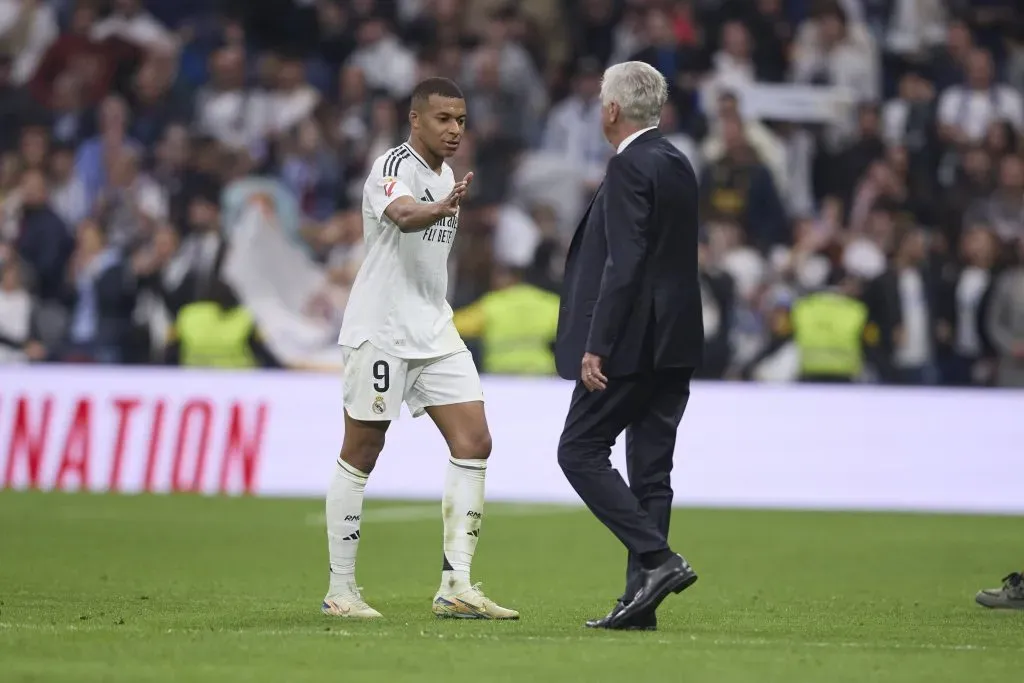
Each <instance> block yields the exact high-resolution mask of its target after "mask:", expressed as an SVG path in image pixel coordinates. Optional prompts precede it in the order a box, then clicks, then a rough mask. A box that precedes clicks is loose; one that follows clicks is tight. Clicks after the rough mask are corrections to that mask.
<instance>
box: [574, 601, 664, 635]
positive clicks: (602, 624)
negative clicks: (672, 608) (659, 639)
mask: <svg viewBox="0 0 1024 683" xmlns="http://www.w3.org/2000/svg"><path fill="white" fill-rule="evenodd" d="M625 608H626V604H625V603H624V602H622V601H621V600H619V601H618V602H616V603H615V607H613V608H612V611H611V612H609V613H608V614H607V615H606V616H603V617H601V618H600V619H590V620H589V621H587V628H607V629H614V630H619V631H657V630H658V617H657V615H655V613H654V612H644V613H641V614H637V615H636V616H635V617H634V618H633V619H631V620H627V621H625V622H620V623H618V624H615V625H613V624H614V622H615V618H616V617H617V616H618V615H619V613H620V612H622V610H624V609H625Z"/></svg>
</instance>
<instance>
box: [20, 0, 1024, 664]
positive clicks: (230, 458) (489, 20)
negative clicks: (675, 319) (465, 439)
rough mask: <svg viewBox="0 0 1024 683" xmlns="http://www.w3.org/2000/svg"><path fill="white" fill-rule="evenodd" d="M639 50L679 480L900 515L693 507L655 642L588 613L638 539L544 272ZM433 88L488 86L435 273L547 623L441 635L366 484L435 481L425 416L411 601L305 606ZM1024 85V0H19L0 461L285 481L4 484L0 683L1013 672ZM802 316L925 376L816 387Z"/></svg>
mask: <svg viewBox="0 0 1024 683" xmlns="http://www.w3.org/2000/svg"><path fill="white" fill-rule="evenodd" d="M627 59H639V60H643V61H647V62H648V63H650V64H652V65H654V66H655V67H656V68H658V69H659V70H660V71H661V72H662V73H663V74H664V75H665V76H666V78H667V79H668V81H669V83H670V85H671V97H670V102H669V103H668V104H667V105H666V107H665V111H664V112H663V116H662V120H661V129H662V130H663V132H664V133H665V134H666V135H667V136H669V138H670V139H671V140H672V141H673V142H674V144H676V145H677V146H678V147H679V148H680V149H681V150H682V151H683V152H684V153H685V154H687V156H688V157H689V158H690V160H691V161H692V163H693V165H694V167H695V169H696V170H697V171H698V175H699V178H700V182H701V189H700V193H701V202H702V217H701V221H702V230H701V234H702V245H701V275H702V279H701V286H702V293H703V300H704V307H705V315H704V321H705V327H706V331H707V354H706V356H707V362H706V364H705V367H704V368H702V370H701V373H700V376H701V379H702V380H706V381H705V382H702V383H701V384H700V385H698V386H697V387H696V388H695V391H694V400H693V401H692V402H691V407H690V409H689V411H688V413H687V417H686V419H685V420H684V423H683V427H682V429H681V433H680V452H681V455H680V457H679V459H678V462H679V468H678V470H677V476H676V477H675V482H674V483H675V485H676V487H677V489H678V490H679V492H680V495H679V497H678V499H677V500H679V501H682V502H685V503H687V504H690V505H710V506H713V507H716V508H722V507H755V508H756V507H800V508H814V509H819V508H852V509H858V510H875V511H876V512H875V513H874V514H861V513H858V514H854V513H842V512H835V513H825V512H813V511H805V512H783V511H776V512H764V511H756V510H754V511H750V510H747V511H742V510H722V509H717V510H687V511H685V512H681V513H679V514H678V517H677V518H678V520H679V521H678V523H676V522H675V521H674V522H673V524H674V527H673V542H674V545H678V546H679V547H681V548H684V549H685V552H686V553H687V554H688V556H689V557H690V559H691V560H692V561H693V562H694V564H695V566H696V567H697V569H698V571H699V572H701V574H702V576H704V577H707V578H706V579H702V582H701V583H700V584H698V586H697V587H696V588H695V589H694V590H693V591H690V592H688V593H687V594H686V600H685V601H683V600H678V601H676V602H674V603H666V604H667V605H668V606H670V609H668V610H666V611H665V612H666V613H665V616H664V617H663V618H662V620H661V631H660V632H659V633H658V634H657V637H656V638H649V639H638V638H630V637H625V638H620V637H618V636H621V635H622V634H593V633H581V632H580V631H579V625H580V622H581V621H582V619H584V618H587V617H592V616H595V615H596V614H599V613H601V611H602V610H603V609H605V608H607V606H608V604H610V600H611V599H612V598H614V592H615V590H616V589H617V588H618V587H619V582H620V580H621V576H620V573H621V572H620V564H621V560H622V558H620V557H619V555H620V553H619V551H618V549H617V547H616V546H615V545H614V543H613V541H612V540H611V539H610V537H609V536H608V535H607V533H606V532H604V530H603V529H601V528H600V527H599V526H597V524H596V522H594V521H593V520H592V519H590V517H589V516H588V514H587V513H586V512H585V511H581V510H579V509H577V508H571V507H568V508H563V507H552V506H550V505H548V504H547V503H549V502H562V501H568V500H574V498H573V496H572V492H571V490H567V486H566V485H565V483H564V482H563V481H562V479H561V475H560V473H559V472H558V471H557V465H556V464H555V463H554V456H553V449H554V444H555V441H556V438H557V437H556V434H557V429H558V427H559V423H560V419H561V416H562V415H564V407H565V405H567V403H566V402H567V398H568V397H567V391H568V385H567V384H565V383H559V382H557V381H556V380H553V379H550V378H548V376H550V375H553V361H552V359H551V355H550V349H549V345H550V343H551V341H552V338H553V335H554V327H555V321H556V319H557V310H558V297H557V293H558V289H559V280H560V272H559V270H560V264H561V263H562V259H563V256H564V252H565V249H566V248H567V245H568V243H569V239H570V238H571V235H572V231H573V230H574V228H575V226H576V221H577V220H578V218H579V217H580V214H581V212H582V211H583V210H584V208H585V207H586V205H587V202H588V201H589V199H590V197H591V196H592V194H593V192H594V191H595V189H596V187H597V186H598V185H599V183H600V182H601V179H602V176H603V173H604V166H605V163H606V161H607V159H608V158H609V156H610V154H611V153H612V150H611V149H610V148H609V147H608V145H607V144H606V143H605V142H604V140H603V138H602V135H601V131H600V125H599V120H600V118H599V117H600V113H599V102H598V100H597V94H598V91H599V87H600V76H601V73H602V71H603V69H604V68H605V67H607V66H608V65H610V64H613V63H616V62H620V61H623V60H627ZM432 75H444V76H448V77H451V78H453V79H454V80H455V81H457V82H458V83H459V84H460V86H461V87H462V88H463V90H464V91H465V93H466V95H467V102H468V107H469V130H468V133H467V135H466V137H465V139H464V142H463V145H462V148H461V149H460V151H459V154H458V156H456V157H455V158H454V160H453V161H452V163H453V166H454V167H455V172H456V175H461V174H463V173H465V172H467V171H469V170H473V171H475V172H476V181H475V182H474V190H473V193H472V197H471V201H469V202H468V203H467V204H466V205H465V206H464V208H463V211H462V214H461V216H460V224H459V236H458V239H457V240H456V242H455V246H454V249H453V256H452V260H451V289H450V292H449V295H450V297H449V298H450V301H451V303H452V306H453V308H454V309H455V311H456V323H457V325H458V327H459V328H460V331H461V332H462V334H463V336H464V337H466V339H467V342H468V343H469V344H470V345H471V349H472V350H473V352H474V357H475V359H476V361H477V363H478V365H479V366H480V368H481V370H482V371H483V372H484V373H485V389H486V391H487V394H488V402H489V406H490V411H489V419H490V421H491V426H492V429H493V431H494V435H495V458H494V461H493V462H492V471H491V476H490V478H489V481H488V487H489V491H490V494H491V497H492V499H494V500H498V501H503V502H501V503H495V504H493V505H491V506H490V507H489V516H488V520H487V523H486V525H485V529H486V537H485V538H484V539H482V545H481V552H480V560H479V562H478V564H477V565H476V566H475V571H478V572H479V573H478V576H479V577H480V578H486V579H487V580H488V581H489V591H493V592H494V594H495V595H496V596H498V595H500V596H502V597H501V599H502V600H505V599H506V598H505V597H504V596H508V598H507V599H508V601H509V602H510V603H511V604H512V606H515V607H518V608H519V609H521V610H522V611H523V613H524V615H526V618H524V620H523V622H521V623H519V624H515V625H504V626H507V628H502V629H497V628H490V626H493V625H483V626H484V627H483V628H480V629H469V628H463V626H466V625H464V624H455V625H452V624H437V623H434V622H433V621H431V620H429V614H428V612H427V609H426V606H427V603H426V602H425V600H428V599H429V597H430V590H431V588H432V585H433V581H434V577H435V574H436V571H435V567H434V564H433V563H434V560H435V559H436V555H437V554H439V553H437V552H436V551H437V546H438V543H437V539H438V536H439V531H440V523H439V521H438V520H439V515H436V514H435V512H436V511H435V510H434V507H436V506H435V505H434V503H430V504H429V505H426V504H417V503H414V502H410V501H409V500H405V501H403V502H394V501H389V500H380V499H381V498H385V499H386V498H404V499H409V498H416V499H419V498H424V499H431V500H433V499H434V498H435V495H434V493H433V492H435V491H437V492H439V491H440V481H439V479H438V471H439V470H438V469H437V468H436V467H432V465H431V463H432V462H433V461H435V460H436V461H437V462H438V463H440V462H443V459H440V458H434V456H435V455H440V454H441V453H442V452H443V449H444V445H443V443H440V440H439V438H438V437H437V436H436V434H432V433H431V430H430V425H429V424H425V423H424V421H416V422H415V423H414V422H413V421H411V420H403V422H402V423H401V424H400V425H398V426H397V427H396V428H395V429H394V430H392V431H393V434H394V436H393V438H392V435H391V434H389V444H390V447H389V452H390V453H392V455H391V456H390V457H387V458H386V460H387V462H383V461H382V464H381V466H380V467H379V468H378V470H377V471H375V474H374V479H373V480H371V485H370V489H371V490H373V492H372V494H371V496H372V497H374V498H377V499H378V500H374V501H373V502H372V503H371V505H370V506H369V508H368V512H367V516H366V525H365V529H366V531H365V535H366V537H367V542H366V543H364V544H363V547H362V548H361V549H360V553H361V559H360V566H361V569H360V571H361V572H365V573H364V574H362V575H361V580H362V581H363V582H364V583H365V584H366V587H367V595H368V596H369V597H370V598H372V600H371V601H372V602H373V603H374V604H375V605H379V606H381V609H382V610H384V611H385V613H386V614H388V615H393V616H394V617H395V619H393V620H390V621H389V622H387V623H385V624H383V625H374V626H367V627H365V628H363V625H356V626H352V625H348V624H345V625H344V626H343V627H340V626H337V625H329V624H327V625H325V623H324V622H322V621H321V620H320V619H318V618H317V616H318V614H317V613H316V607H317V605H318V600H319V597H320V595H321V591H322V588H323V586H322V584H323V576H322V573H323V572H322V569H323V568H324V566H325V564H326V553H325V552H324V545H323V519H322V503H321V502H320V501H319V500H316V496H317V495H319V494H320V493H321V492H322V490H323V489H324V488H325V487H326V483H327V476H328V471H329V467H330V465H331V464H332V462H333V457H334V452H336V448H337V446H338V444H340V425H339V423H340V408H341V397H340V379H339V373H338V372H337V370H338V369H339V367H340V362H341V361H340V353H339V350H338V348H337V347H336V345H335V340H336V338H337V333H338V328H339V325H340V321H341V319H342V317H343V316H344V311H345V302H346V298H347V295H348V291H349V287H350V285H351V283H352V280H353V278H354V276H355V273H356V271H357V269H358V267H359V264H360V262H361V259H362V258H363V245H362V233H361V222H360V221H361V218H360V194H361V186H362V183H363V180H364V177H365V173H366V170H367V168H368V166H369V164H370V163H371V162H372V160H373V159H374V157H376V156H377V155H378V154H380V153H381V152H382V151H384V150H385V149H387V148H389V147H391V146H394V145H396V144H397V143H398V142H400V141H401V140H403V139H404V138H405V137H406V135H407V132H408V131H407V123H406V113H407V110H408V95H409V93H410V91H411V89H412V87H413V85H414V84H415V83H416V82H417V80H419V79H420V78H423V77H427V76H432ZM1022 89H1024V12H1022V8H1021V5H1020V3H1019V2H1016V1H1015V0H837V1H827V0H826V1H824V2H818V1H816V0H519V1H518V2H507V1H506V0H107V1H99V0H97V1H90V0H0V271H2V277H0V477H2V480H0V482H2V484H0V485H2V486H3V487H5V488H7V487H10V488H14V489H23V488H42V489H61V490H63V489H68V490H73V489H75V488H83V489H88V490H91V491H97V492H100V491H114V492H117V491H124V492H137V491H174V492H205V493H218V492H233V493H234V492H243V493H255V494H260V497H257V498H254V499H247V498H217V497H191V496H178V497H158V496H139V497H130V496H87V495H79V496H74V495H54V494H42V493H35V492H14V491H3V492H2V493H0V679H3V680H5V681H65V680H67V681H76V682H80V681H92V680H96V681H115V680H116V681H120V680H124V681H133V682H135V681H142V680H147V681H164V680H167V681H171V680H217V681H218V682H219V683H220V682H223V681H231V680H239V681H243V680H244V681H247V682H248V681H263V680H266V681H280V680H290V681H304V680H328V679H331V680H333V679H336V678H337V677H339V676H341V677H343V678H345V679H346V680H357V681H358V680H368V681H378V680H381V681H389V682H398V681H416V682H417V683H420V682H422V681H431V680H445V681H449V682H450V681H461V680H467V681H469V680H472V681H480V680H484V681H521V680H523V679H524V678H527V677H529V678H532V679H534V680H537V681H548V680H552V681H555V680H557V681H564V680H583V679H588V680H595V681H605V680H615V681H619V680H621V679H623V678H628V677H631V678H636V677H637V676H638V675H647V676H650V677H651V678H653V679H657V680H680V677H686V678H687V679H688V680H689V679H691V678H692V680H699V681H705V680H706V681H715V682H716V683H717V682H725V683H728V682H731V681H758V682H759V683H760V682H764V681H786V683H792V682H793V681H815V682H817V681H824V680H828V681H851V682H853V681H857V682H858V683H861V682H863V681H866V680H872V681H900V682H904V681H922V682H923V681H928V682H929V683H933V682H935V681H965V680H972V681H978V682H982V681H992V682H998V683H1002V682H1004V681H1011V680H1019V678H1020V661H1021V656H1022V652H1024V641H1022V640H1021V633H1022V630H1021V625H1022V622H1021V621H1020V620H1019V619H1016V618H1015V617H1016V616H1019V615H1010V616H1009V618H1007V619H999V618H995V619H994V618H993V617H994V616H995V615H992V614H990V613H987V612H982V611H981V610H980V608H976V607H975V606H974V605H973V604H971V595H972V594H973V592H974V591H975V590H977V589H978V588H982V587H984V586H985V585H987V584H989V583H997V581H995V579H997V578H998V576H1000V575H1001V573H1005V572H1008V571H1012V570H1014V569H1019V568H1020V564H1021V561H1022V557H1024V544H1022V543H1021V542H1020V539H1021V534H1020V521H1021V518H1020V517H1014V516H1012V515H1013V514H1020V513H1022V512H1024V493H1022V489H1021V487H1020V477H1019V472H1020V463H1021V462H1022V458H1021V453H1022V450H1021V449H1022V446H1021V444H1022V443H1024V420H1021V418H1020V416H1021V415H1024V393H1020V392H1019V391H1018V390H1014V389H1013V388H1014V387H1017V388H1019V387H1024V146H1022V142H1024V100H1022ZM826 290H827V291H830V292H833V293H836V294H838V295H839V296H834V297H820V296H818V295H820V293H821V292H823V291H826ZM835 302H839V303H838V304H837V303H835ZM210 303H214V304H216V305H217V306H219V307H221V308H226V309H230V310H232V311H233V312H234V315H232V316H225V317H223V318H221V319H220V320H222V321H225V320H230V321H231V323H230V324H231V327H230V329H229V328H228V327H217V326H215V323H216V321H217V320H218V319H217V318H215V317H210V316H204V315H201V314H200V313H201V312H202V311H208V310H209V304H210ZM803 303H813V304H814V306H803V307H801V304H803ZM801 310H802V311H803V313H802V314H801V313H799V311H801ZM850 311H858V313H857V315H858V316H860V315H861V313H862V314H863V321H862V322H861V323H859V325H860V329H859V330H858V335H857V339H856V340H855V341H852V342H851V340H850V339H849V338H839V339H836V338H834V337H830V336H829V335H828V333H827V330H828V329H829V328H830V326H829V323H830V322H831V321H838V320H841V318H840V316H843V315H849V312H850ZM858 319H859V318H858ZM822 330H826V332H822ZM232 335H233V336H232ZM823 335H824V336H823ZM225 338H228V339H230V340H231V343H228V344H226V345H224V346H222V347H221V348H220V349H219V353H212V354H211V353H209V351H210V349H211V342H212V340H214V339H221V340H223V339H225ZM806 344H810V345H812V346H815V347H816V348H821V347H822V346H823V345H824V346H828V345H829V344H835V345H836V346H837V349H838V350H839V351H840V352H841V353H842V354H843V357H844V358H845V359H846V361H845V362H843V363H840V364H839V365H838V366H832V367H830V368H828V372H827V373H825V374H828V375H830V378H831V379H833V380H838V381H849V382H856V383H865V384H869V385H901V386H900V387H889V386H877V387H876V386H871V387H867V388H853V387H849V388H835V387H822V386H820V385H812V386H801V385H806V384H807V383H805V382H801V381H800V380H801V379H806V378H808V376H815V377H816V379H821V375H822V373H821V372H820V371H821V368H815V367H809V364H808V363H809V361H808V355H807V354H803V353H801V350H802V347H803V345H806ZM851 344H852V345H853V346H852V348H851ZM197 348H203V349H205V350H206V352H207V353H204V354H199V353H196V349H197ZM157 366H184V367H187V368H188V370H189V371H188V372H185V371H175V370H169V369H161V368H159V367H157ZM205 368H211V369H209V370H207V369H205ZM224 368H233V369H236V370H241V371H242V372H241V374H238V373H230V372H225V371H223V369H224ZM259 368H283V369H285V371H284V372H260V371H259ZM288 370H291V371H290V372H289V371H288ZM506 375H516V376H518V378H516V379H509V378H507V377H504V376H506ZM908 385H909V386H910V387H912V388H904V387H906V386H908ZM922 387H927V388H922ZM954 387H974V388H978V389H981V390H975V391H967V390H963V389H955V388H954ZM615 458H616V459H617V460H616V462H617V463H619V462H621V460H620V459H621V452H620V451H616V455H615ZM435 464H436V463H435ZM375 487H376V488H375ZM262 494H271V495H273V496H284V497H287V496H300V495H301V496H311V498H306V499H302V500H279V499H268V498H264V497H262ZM374 494H375V495H374ZM892 509H900V510H910V511H930V512H941V511H953V512H960V513H964V512H1000V513H1009V514H1008V515H1005V514H1004V515H1003V516H1001V517H981V516H971V515H959V516H956V517H950V516H940V515H928V516H924V515H906V514H883V513H882V512H878V511H880V510H881V511H885V510H892ZM268 551H269V552H268ZM424 596H425V597H424ZM676 603H678V604H676ZM1000 616H1002V615H1000Z"/></svg>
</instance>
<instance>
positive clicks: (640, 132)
mask: <svg viewBox="0 0 1024 683" xmlns="http://www.w3.org/2000/svg"><path fill="white" fill-rule="evenodd" d="M655 128H657V126H648V127H647V128H644V129H642V130H638V131H637V132H635V133H633V134H632V135H630V136H629V137H628V138H626V139H625V140H623V141H622V142H620V143H619V148H618V149H617V150H615V153H616V154H622V150H624V149H626V148H627V147H629V145H630V143H632V142H633V140H636V139H637V138H638V137H640V136H641V135H643V134H644V133H646V132H647V131H649V130H654V129H655Z"/></svg>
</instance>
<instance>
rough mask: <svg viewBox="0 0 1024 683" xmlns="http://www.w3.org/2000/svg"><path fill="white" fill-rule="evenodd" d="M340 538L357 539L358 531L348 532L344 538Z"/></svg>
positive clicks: (345, 539) (344, 539)
mask: <svg viewBox="0 0 1024 683" xmlns="http://www.w3.org/2000/svg"><path fill="white" fill-rule="evenodd" d="M341 540H343V541H358V540H359V532H358V531H353V532H352V533H351V534H349V535H348V536H346V537H345V538H343V539H341Z"/></svg>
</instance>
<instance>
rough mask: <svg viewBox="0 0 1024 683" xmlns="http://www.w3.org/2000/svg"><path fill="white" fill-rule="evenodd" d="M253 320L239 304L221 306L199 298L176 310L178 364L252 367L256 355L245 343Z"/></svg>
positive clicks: (250, 332)
mask: <svg viewBox="0 0 1024 683" xmlns="http://www.w3.org/2000/svg"><path fill="white" fill-rule="evenodd" d="M255 325H256V322H255V321H254V320H253V317H252V314H251V313H249V311H247V310H246V309H245V308H242V307H241V306H239V307H236V308H233V309H230V310H224V309H222V308H221V307H220V306H218V305H217V304H215V303H212V302H208V301H200V302H198V303H194V304H189V305H187V306H185V307H184V308H182V309H181V312H180V313H178V319H177V322H176V323H175V328H176V331H177V336H178V340H179V344H180V346H179V348H180V354H181V364H182V365H186V366H192V367H201V368H253V367H256V358H255V357H254V356H253V353H252V349H251V348H250V347H249V337H250V335H252V331H253V328H254V327H255Z"/></svg>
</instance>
